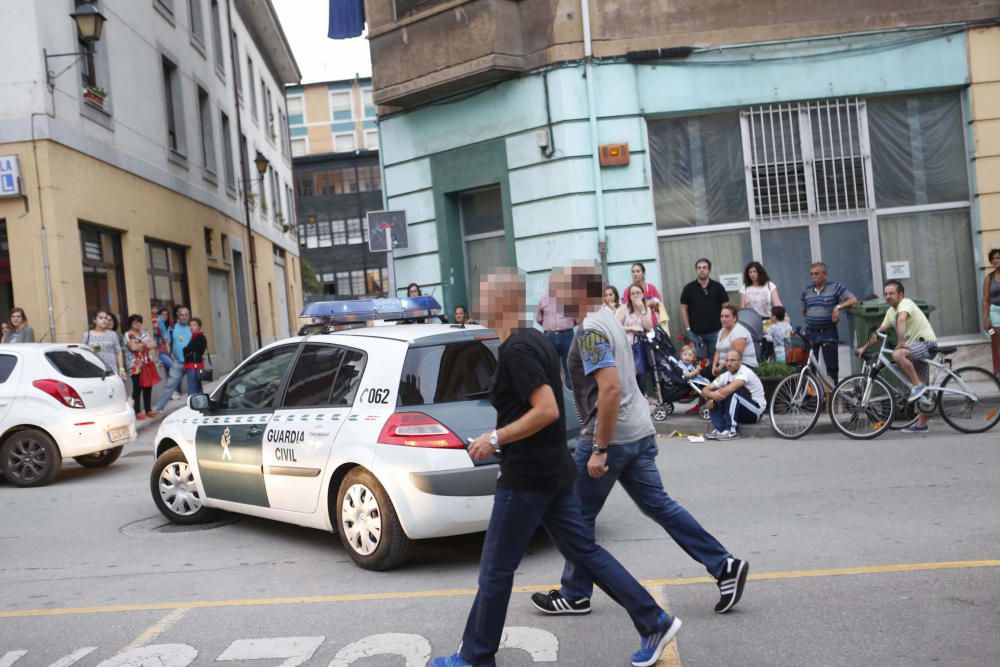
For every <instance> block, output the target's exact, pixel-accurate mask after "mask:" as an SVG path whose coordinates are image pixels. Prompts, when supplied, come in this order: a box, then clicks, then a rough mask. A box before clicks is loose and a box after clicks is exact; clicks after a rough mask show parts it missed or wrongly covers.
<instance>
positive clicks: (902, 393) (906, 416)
mask: <svg viewBox="0 0 1000 667" xmlns="http://www.w3.org/2000/svg"><path fill="white" fill-rule="evenodd" d="M878 378H879V379H880V380H882V381H883V382H885V384H886V386H888V387H889V390H890V391H891V392H892V400H893V402H894V403H895V404H896V411H895V416H894V417H893V419H892V423H891V424H889V428H891V429H895V430H899V429H901V428H906V427H907V426H909V425H910V424H913V423H915V422H916V421H917V417H918V416H920V413H919V412H918V411H917V408H918V406H917V403H916V402H913V403H910V402H909V401H908V400H907V399H908V398H909V397H910V386H909V385H907V384H903V382H902V381H901V380H900V379H899V378H898V377H896V376H895V375H894V374H893V373H891V372H889V371H885V372H884V373H879V376H878Z"/></svg>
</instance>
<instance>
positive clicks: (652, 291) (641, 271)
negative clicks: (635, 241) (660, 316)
mask: <svg viewBox="0 0 1000 667" xmlns="http://www.w3.org/2000/svg"><path fill="white" fill-rule="evenodd" d="M632 282H633V283H634V284H636V285H638V286H639V287H641V288H642V295H643V298H644V299H645V301H646V305H647V306H649V310H650V311H651V315H652V316H653V326H654V327H655V326H656V311H657V309H658V308H659V306H660V304H661V303H662V302H663V297H661V296H660V290H658V289H656V285H654V284H653V283H647V282H646V267H645V265H644V264H643V263H642V262H636V263H635V264H633V265H632ZM629 287H631V285H630V286H629ZM628 289H629V288H628V287H626V288H625V289H623V290H622V294H623V295H624V294H628ZM626 302H627V299H626Z"/></svg>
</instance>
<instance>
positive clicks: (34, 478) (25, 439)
mask: <svg viewBox="0 0 1000 667" xmlns="http://www.w3.org/2000/svg"><path fill="white" fill-rule="evenodd" d="M61 467H62V454H60V452H59V447H57V446H56V443H55V441H54V440H53V439H52V438H51V437H49V434H48V433H45V432H44V431H40V430H38V429H34V428H26V429H24V430H23V431H17V432H15V433H12V434H11V435H10V436H8V437H7V439H6V440H4V441H3V445H2V446H0V471H3V475H4V477H6V478H7V480H8V481H9V482H10V483H11V484H13V485H14V486H21V487H26V486H42V485H45V484H48V483H49V482H51V481H52V480H53V479H55V477H56V475H58V474H59V468H61Z"/></svg>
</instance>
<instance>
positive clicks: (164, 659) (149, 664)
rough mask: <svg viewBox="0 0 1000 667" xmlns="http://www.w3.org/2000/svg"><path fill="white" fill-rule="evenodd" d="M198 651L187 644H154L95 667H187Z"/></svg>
mask: <svg viewBox="0 0 1000 667" xmlns="http://www.w3.org/2000/svg"><path fill="white" fill-rule="evenodd" d="M197 657H198V651H197V649H195V647H193V646H188V645H187V644H154V645H152V646H143V647H141V648H134V649H132V650H130V651H127V652H125V653H119V654H118V655H116V656H114V657H111V658H108V659H107V660H105V661H104V662H102V663H101V664H99V665H98V666H97V667H188V665H190V664H191V663H192V662H194V661H195V659H196V658H197Z"/></svg>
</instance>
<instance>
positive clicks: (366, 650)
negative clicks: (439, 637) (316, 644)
mask: <svg viewBox="0 0 1000 667" xmlns="http://www.w3.org/2000/svg"><path fill="white" fill-rule="evenodd" d="M373 655H398V656H400V657H402V658H403V660H404V663H403V664H404V665H405V667H424V665H426V664H427V661H428V660H430V657H431V645H430V642H428V641H427V639H426V638H424V637H421V636H420V635H411V634H404V633H399V632H387V633H384V634H379V635H369V636H367V637H365V638H363V639H359V640H358V641H356V642H353V643H351V644H348V645H347V646H345V647H344V648H342V649H340V650H339V651H337V655H335V656H334V657H333V660H332V661H331V662H330V667H347V666H348V665H350V664H351V663H353V662H357V661H358V660H361V659H362V658H368V657H371V656H373Z"/></svg>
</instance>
